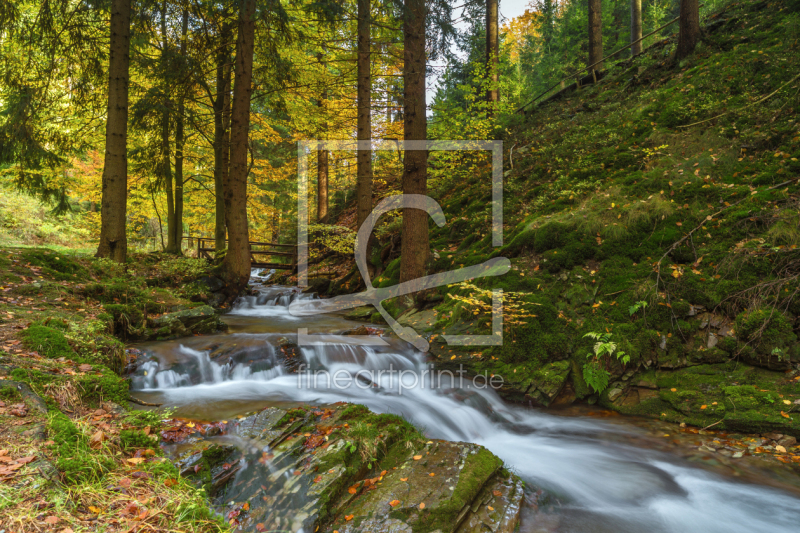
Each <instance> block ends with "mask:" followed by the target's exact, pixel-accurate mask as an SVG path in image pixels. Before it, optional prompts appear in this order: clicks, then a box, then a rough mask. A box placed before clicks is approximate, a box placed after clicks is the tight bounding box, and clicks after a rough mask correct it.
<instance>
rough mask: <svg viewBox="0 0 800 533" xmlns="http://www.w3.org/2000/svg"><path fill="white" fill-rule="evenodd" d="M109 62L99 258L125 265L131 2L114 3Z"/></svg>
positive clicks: (126, 247)
mask: <svg viewBox="0 0 800 533" xmlns="http://www.w3.org/2000/svg"><path fill="white" fill-rule="evenodd" d="M110 26H111V27H110V38H109V60H108V117H107V121H106V153H105V160H104V162H103V179H102V187H103V190H102V194H103V196H102V200H101V204H100V220H101V222H100V244H99V245H98V247H97V254H96V256H97V257H108V258H111V259H113V260H114V261H117V262H120V263H124V262H125V259H126V258H127V255H128V239H127V235H126V234H125V229H126V227H125V217H126V214H127V204H128V154H127V148H128V147H127V144H128V81H129V67H130V55H129V54H130V33H131V2H130V0H112V2H111V24H110Z"/></svg>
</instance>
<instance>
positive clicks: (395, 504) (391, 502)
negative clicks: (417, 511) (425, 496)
mask: <svg viewBox="0 0 800 533" xmlns="http://www.w3.org/2000/svg"><path fill="white" fill-rule="evenodd" d="M389 505H391V506H392V507H397V506H398V505H400V500H392V501H390V502H389Z"/></svg>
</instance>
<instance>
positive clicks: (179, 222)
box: [173, 9, 189, 254]
mask: <svg viewBox="0 0 800 533" xmlns="http://www.w3.org/2000/svg"><path fill="white" fill-rule="evenodd" d="M188 33H189V11H188V10H186V9H184V10H183V20H182V21H181V50H180V53H181V58H184V57H185V56H186V38H187V34H188ZM185 90H186V89H185V88H181V94H180V96H179V97H178V110H177V113H178V115H177V117H176V118H175V224H174V225H173V227H174V232H175V233H174V235H173V240H174V241H175V253H177V254H182V253H183V147H184V145H185V144H186V135H185V133H184V128H183V122H184V117H183V113H184V111H185V107H184V97H185V94H184V91H185Z"/></svg>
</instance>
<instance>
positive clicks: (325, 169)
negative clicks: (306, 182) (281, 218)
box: [274, 52, 330, 242]
mask: <svg viewBox="0 0 800 533" xmlns="http://www.w3.org/2000/svg"><path fill="white" fill-rule="evenodd" d="M317 60H318V61H319V62H320V64H321V65H322V66H323V67H325V63H324V62H323V60H322V53H321V52H320V53H318V54H317ZM327 100H328V88H327V85H323V87H322V96H321V97H320V99H319V101H318V102H317V106H318V107H319V108H320V110H322V113H325V102H326V101H327ZM327 129H328V124H327V122H323V128H322V131H319V132H318V134H317V136H318V137H319V138H320V139H326V138H327V137H328V132H327ZM329 158H330V151H329V150H324V149H322V148H320V149H319V150H317V222H318V223H320V224H325V223H327V222H328V183H329V173H330V164H329ZM274 242H278V241H274Z"/></svg>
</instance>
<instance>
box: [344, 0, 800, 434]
mask: <svg viewBox="0 0 800 533" xmlns="http://www.w3.org/2000/svg"><path fill="white" fill-rule="evenodd" d="M705 22H706V25H705V27H704V35H703V39H702V43H701V44H700V45H699V46H698V49H697V50H696V52H695V53H694V54H693V55H692V56H691V57H689V58H688V59H686V60H684V61H682V62H680V63H677V62H676V61H675V60H674V49H675V40H676V37H674V38H673V39H672V41H667V42H664V43H662V45H661V46H658V47H653V48H651V49H650V50H648V51H647V52H646V53H645V54H643V55H642V56H640V57H638V58H636V59H635V60H627V61H623V62H621V63H617V64H616V65H614V66H613V67H611V68H610V69H609V71H608V72H607V73H606V76H605V77H604V78H603V79H602V80H601V81H600V82H599V83H598V84H597V85H592V86H589V87H585V88H582V89H580V90H579V91H577V92H572V93H571V94H566V95H564V96H562V97H561V98H558V99H554V100H552V101H551V102H548V103H547V104H545V105H542V106H540V107H537V108H535V109H534V110H533V111H531V112H528V113H527V114H525V115H524V116H523V115H518V116H516V117H515V118H514V121H513V123H512V124H510V125H508V126H507V127H506V129H505V132H506V133H505V136H506V137H505V139H504V141H505V146H506V153H505V157H504V160H505V164H506V168H505V170H506V171H505V176H506V178H505V184H504V193H505V195H504V197H505V199H504V202H505V203H504V210H505V221H504V222H505V232H504V233H505V235H504V239H505V241H504V242H505V245H504V246H503V247H502V248H492V246H491V238H490V235H489V232H488V227H489V226H488V224H487V221H488V220H489V215H490V204H489V197H490V189H489V187H488V185H487V183H486V180H485V179H484V178H479V177H477V176H476V177H475V178H473V179H470V180H469V181H468V182H466V183H465V182H463V181H459V182H457V183H456V182H451V183H446V184H444V185H443V186H441V187H439V190H440V191H444V192H443V193H442V194H441V195H440V196H438V197H437V199H438V200H439V201H440V203H441V205H442V206H443V208H444V210H445V213H446V215H447V219H448V224H447V225H445V226H444V227H442V228H435V227H433V226H432V228H433V229H432V234H431V246H432V248H433V249H434V250H436V251H437V252H440V253H438V254H437V255H438V258H437V259H436V260H435V261H434V262H433V263H432V264H431V265H430V270H429V273H433V272H442V271H446V270H454V269H457V268H459V267H461V266H467V265H469V264H476V263H479V262H481V261H483V260H486V259H487V258H489V257H492V256H505V257H509V258H511V259H512V264H513V269H512V271H511V272H510V273H509V274H507V275H505V276H502V277H500V278H491V279H481V280H476V281H475V282H474V286H473V287H469V286H462V287H451V288H449V289H448V288H446V287H441V288H439V289H438V291H439V294H440V296H441V297H442V299H440V298H437V297H436V296H433V297H429V298H428V302H429V304H428V306H427V310H424V311H420V310H405V311H403V308H402V307H401V306H400V305H398V303H397V302H388V304H387V308H389V309H391V310H392V311H393V312H394V313H395V314H396V315H400V314H401V313H402V314H403V318H402V320H403V321H404V322H406V323H414V324H416V325H418V326H419V325H423V326H424V327H427V330H426V331H427V333H428V334H429V335H430V336H431V338H432V340H433V346H432V357H433V358H434V359H435V360H436V361H437V363H438V366H440V367H449V366H453V365H455V366H456V367H457V366H458V365H460V364H463V365H466V366H467V367H468V368H469V369H470V371H471V372H472V373H479V372H484V371H485V372H489V373H493V374H499V375H501V376H503V377H504V379H505V383H506V385H505V387H504V389H503V392H504V393H505V394H506V396H507V397H510V398H514V399H518V400H521V401H525V402H526V403H527V402H528V401H535V402H537V403H539V404H541V405H551V404H553V403H556V404H563V403H571V402H573V401H576V400H585V401H588V402H589V403H595V402H600V403H601V404H603V405H605V406H608V407H610V408H613V409H616V410H618V411H621V412H624V413H634V414H642V415H649V416H654V417H660V418H662V419H664V420H670V421H677V422H686V423H689V424H695V425H698V426H701V427H704V426H707V425H709V424H714V423H716V424H717V426H718V428H726V429H729V430H737V431H746V432H767V431H777V432H779V433H781V434H787V435H795V436H800V414H797V411H800V405H799V404H800V384H799V382H800V373H798V371H797V366H798V362H800V345H799V344H798V343H797V327H798V321H797V317H798V315H800V300H798V298H797V291H798V290H799V289H800V284H798V276H800V250H798V248H797V246H798V244H800V226H798V222H800V211H799V210H798V208H799V207H800V205H798V199H799V198H800V188H798V183H797V181H798V179H800V178H798V176H799V175H800V174H799V173H800V162H798V158H800V137H799V136H800V123H798V121H797V119H796V117H797V113H798V111H800V99H798V92H799V91H800V79H799V78H798V76H797V73H798V71H799V70H800V54H798V38H799V37H800V13H798V9H797V4H796V3H784V2H740V3H734V4H731V5H729V6H728V7H727V8H726V9H725V10H724V11H722V12H721V13H717V14H716V15H714V16H712V17H710V18H709V20H707V21H705ZM720 115H721V116H720ZM509 148H511V150H509ZM390 246H391V248H392V250H399V246H396V243H393V242H390V243H389V244H385V245H384V250H383V252H384V253H382V255H381V257H382V258H384V259H385V260H384V261H383V265H382V266H385V269H383V268H382V269H381V270H382V274H381V276H380V277H378V278H377V283H376V284H377V285H380V286H386V285H391V284H394V283H396V282H397V275H398V269H399V259H394V260H392V257H393V256H394V254H396V252H392V253H389V252H390V250H389V247H390ZM387 257H388V260H386V258H387ZM357 282H358V280H357V276H355V277H351V278H348V280H347V283H349V285H348V284H347V283H341V282H338V283H333V284H332V285H331V289H330V290H331V291H343V290H346V289H348V288H349V290H355V289H356V288H357V287H356V284H357ZM491 288H501V289H503V290H504V291H505V293H506V297H507V302H506V303H507V307H506V322H505V333H504V343H503V346H502V347H493V348H491V349H488V350H483V351H480V350H477V349H476V348H463V349H460V348H455V347H448V346H446V344H445V343H444V342H443V341H442V340H441V337H438V334H441V333H442V332H465V331H466V332H470V333H478V334H488V333H490V318H489V314H488V311H489V310H490V306H489V305H488V302H489V299H490V292H489V289H491ZM448 292H450V293H451V294H456V295H460V296H461V298H460V299H458V298H456V299H454V298H452V297H448V296H447V293H448ZM509 298H510V299H516V301H518V302H520V303H524V302H527V303H528V304H530V305H527V306H526V305H522V306H521V307H518V308H517V311H512V310H511V309H510V308H509V307H508V301H509ZM437 300H439V301H438V302H437ZM478 302H483V303H482V305H477V306H476V305H475V304H478ZM433 305H436V307H432V306H433ZM526 314H534V315H536V316H535V317H530V316H527V317H526V316H525V315H526ZM513 322H517V323H516V324H514V323H513ZM428 324H430V326H428ZM588 333H594V334H595V336H597V335H601V334H604V335H607V337H606V338H605V339H601V340H605V342H611V343H614V345H615V346H614V347H615V349H616V351H615V352H613V353H611V352H609V351H608V348H611V346H610V345H608V344H606V346H605V348H599V349H600V353H595V352H594V345H595V340H593V339H592V338H590V337H587V336H586V335H587V334H588ZM603 350H605V351H603ZM620 352H624V356H622V357H620V358H619V359H618V358H617V356H619V355H620ZM587 379H588V380H589V382H590V383H588V384H587Z"/></svg>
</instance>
